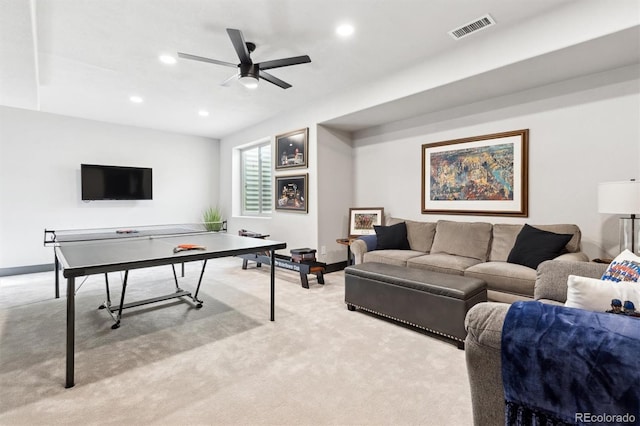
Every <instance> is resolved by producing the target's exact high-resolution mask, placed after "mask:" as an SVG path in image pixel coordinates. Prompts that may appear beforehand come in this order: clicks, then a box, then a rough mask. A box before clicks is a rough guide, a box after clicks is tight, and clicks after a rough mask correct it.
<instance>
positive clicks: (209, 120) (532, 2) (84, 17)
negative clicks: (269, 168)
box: [0, 0, 637, 138]
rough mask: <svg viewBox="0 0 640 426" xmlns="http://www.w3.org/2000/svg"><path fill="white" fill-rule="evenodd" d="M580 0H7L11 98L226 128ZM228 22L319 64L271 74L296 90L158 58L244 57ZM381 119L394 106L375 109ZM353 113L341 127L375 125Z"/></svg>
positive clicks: (187, 128)
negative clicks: (345, 25)
mask: <svg viewBox="0 0 640 426" xmlns="http://www.w3.org/2000/svg"><path fill="white" fill-rule="evenodd" d="M574 1H576V0H268V1H266V0H245V1H239V0H31V1H27V0H2V1H0V27H1V29H0V31H1V32H0V36H1V40H0V54H2V57H3V58H4V59H3V60H2V61H1V62H0V104H1V105H7V106H14V107H20V108H28V109H34V110H40V111H44V112H51V113H56V114H63V115H69V116H75V117H82V118H87V119H94V120H100V121H106V122H112V123H121V124H128V125H135V126H140V127H148V128H154V129H160V130H165V131H172V132H178V133H183V134H194V135H202V136H207V137H213V138H221V137H224V136H226V135H229V134H231V133H234V132H236V131H239V130H241V129H243V128H245V127H248V126H251V125H253V124H256V123H259V122H261V121H264V120H266V119H268V118H269V117H271V116H274V115H276V114H279V113H282V112H283V111H287V110H291V109H296V108H300V107H303V106H305V105H309V104H310V103H312V102H313V101H314V100H317V99H321V98H325V97H327V96H328V95H330V94H332V93H342V92H345V91H348V90H350V89H352V88H355V87H362V86H365V85H367V84H369V85H370V84H373V83H375V82H376V81H377V80H379V79H382V78H385V77H386V76H390V75H392V74H394V73H398V72H402V71H403V70H404V69H406V68H407V67H410V66H412V65H414V64H417V63H422V62H426V61H428V60H429V58H430V57H433V56H435V55H437V54H439V53H442V52H444V51H447V50H451V49H456V48H458V47H459V46H460V43H465V45H466V47H468V46H469V45H470V44H472V43H481V42H482V39H483V37H485V35H486V34H488V33H489V32H494V33H497V32H500V31H505V30H506V29H508V28H510V27H512V26H514V25H518V24H519V23H522V22H523V21H525V20H529V19H532V18H533V17H536V16H539V15H542V14H544V13H547V12H549V11H550V10H551V9H553V8H558V7H562V6H563V5H566V4H567V3H572V2H574ZM578 1H579V0H578ZM486 13H490V14H491V15H492V16H493V18H494V19H495V20H496V21H497V23H498V24H497V25H496V26H494V27H492V28H490V29H487V30H484V31H480V32H478V33H477V34H474V35H473V36H470V37H467V38H465V39H462V40H459V41H455V40H453V39H452V38H451V37H450V36H449V35H448V34H447V32H448V31H449V30H451V29H453V28H455V27H458V26H460V25H464V24H466V23H468V22H469V21H471V20H474V19H475V18H478V17H480V16H482V15H484V14H486ZM342 22H351V23H352V24H353V25H354V26H355V28H356V32H355V34H354V35H353V36H352V37H351V38H348V39H341V38H340V37H338V36H336V35H335V32H334V30H335V27H336V26H337V25H338V24H339V23H342ZM226 28H237V29H240V30H241V31H242V32H243V33H244V37H245V39H246V40H247V41H252V42H254V43H256V45H257V48H256V51H255V52H254V53H253V54H252V58H253V60H254V62H260V61H265V60H272V59H279V58H283V57H289V56H298V55H305V54H306V55H309V56H310V57H311V60H312V62H311V63H310V64H302V65H296V66H292V67H288V68H278V69H273V70H271V71H270V73H271V74H272V75H274V76H276V77H278V78H280V79H282V80H285V81H287V82H288V83H290V84H292V86H293V87H292V88H290V89H287V90H283V89H281V88H279V87H276V86H274V85H271V84H269V83H268V82H266V81H261V84H260V87H259V88H258V89H256V90H248V89H245V88H244V87H243V86H241V85H240V84H239V83H237V82H236V83H234V84H232V85H231V86H230V87H223V86H220V83H221V82H222V81H224V80H225V79H227V78H228V77H229V76H230V75H231V74H233V73H234V70H233V69H232V68H228V67H224V66H219V65H213V64H207V63H201V62H194V61H188V60H183V59H178V62H177V63H176V64H175V65H172V66H167V65H164V64H162V63H160V61H159V60H158V56H159V55H161V54H172V55H174V56H175V54H176V52H178V51H181V52H186V53H191V54H194V55H198V56H205V57H209V58H215V59H218V60H222V61H226V62H232V63H237V62H238V60H237V56H236V54H235V51H234V50H233V47H232V45H231V42H230V40H229V37H228V35H227V33H226V31H225V29H226ZM494 35H495V34H494ZM636 60H637V59H636ZM483 84H486V81H485V82H484V83H483ZM131 95H139V96H141V97H142V98H143V99H144V102H143V103H141V104H133V103H131V102H130V101H129V97H130V96H131ZM200 109H205V110H208V111H209V113H210V115H209V116H208V117H200V116H199V115H198V110H200ZM379 116H387V114H386V113H385V112H384V110H378V111H373V114H372V115H369V117H379ZM349 119H350V120H351V121H349ZM349 119H345V120H344V121H343V122H341V121H340V120H337V121H336V123H335V124H336V125H337V126H339V125H343V127H344V128H345V129H349V130H353V129H356V128H360V127H362V126H364V125H371V124H372V122H371V118H369V119H368V120H364V119H363V118H362V117H350V118H349ZM375 120H382V118H375ZM354 123H355V124H354ZM363 123H364V124H363Z"/></svg>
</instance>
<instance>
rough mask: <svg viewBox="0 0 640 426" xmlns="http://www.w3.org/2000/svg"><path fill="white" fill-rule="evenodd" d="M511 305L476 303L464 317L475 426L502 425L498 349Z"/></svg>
mask: <svg viewBox="0 0 640 426" xmlns="http://www.w3.org/2000/svg"><path fill="white" fill-rule="evenodd" d="M510 306H511V305H509V304H507V303H496V302H486V303H478V304H477V305H475V306H473V307H472V308H471V309H470V310H469V312H467V316H466V318H465V328H466V330H467V337H466V339H465V343H464V344H465V358H466V362H467V374H468V376H469V385H470V389H471V402H472V408H473V424H474V425H476V426H478V425H483V426H484V425H488V426H492V425H504V424H505V423H504V390H503V387H502V362H501V352H500V350H501V346H502V325H503V324H504V319H505V317H506V315H507V311H508V310H509V307H510Z"/></svg>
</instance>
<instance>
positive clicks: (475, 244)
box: [351, 217, 589, 303]
mask: <svg viewBox="0 0 640 426" xmlns="http://www.w3.org/2000/svg"><path fill="white" fill-rule="evenodd" d="M401 222H405V224H406V229H407V240H408V242H409V249H408V250H395V249H387V250H370V249H368V248H367V242H366V241H365V240H362V239H358V240H355V241H353V242H352V243H351V252H352V254H353V256H354V261H355V262H354V263H355V264H360V263H367V262H377V263H386V264H392V265H397V266H404V267H408V268H416V269H426V270H429V271H435V272H443V273H447V274H456V275H463V276H468V277H473V278H479V279H481V280H484V281H485V282H486V283H487V297H488V299H489V300H490V301H496V302H505V303H512V302H514V301H516V300H530V299H532V298H533V294H534V284H535V281H536V270H535V269H533V268H530V267H527V266H523V265H519V264H515V263H509V262H507V259H508V257H509V253H510V252H511V249H512V248H513V246H514V244H515V241H516V237H517V236H518V234H519V233H520V230H521V229H522V228H523V226H524V225H520V224H491V223H486V222H458V221H448V220H440V221H438V222H421V221H412V220H404V219H398V218H392V217H389V218H387V220H386V223H385V225H394V224H398V223H401ZM531 226H533V227H535V228H538V229H542V230H545V231H550V232H554V233H558V234H572V235H573V237H572V238H571V240H570V241H569V242H568V243H567V244H566V246H565V253H564V254H561V255H560V256H559V257H557V259H558V260H569V261H588V260H589V258H588V257H587V255H586V254H584V253H583V252H581V251H580V250H581V248H580V238H581V233H580V228H579V227H578V226H577V225H571V224H556V225H531Z"/></svg>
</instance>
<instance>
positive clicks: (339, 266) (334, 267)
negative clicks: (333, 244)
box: [324, 260, 347, 274]
mask: <svg viewBox="0 0 640 426" xmlns="http://www.w3.org/2000/svg"><path fill="white" fill-rule="evenodd" d="M346 267H347V261H346V260H345V261H344V262H338V263H330V264H327V266H326V267H325V268H324V272H325V273H326V274H328V273H331V272H337V271H342V270H343V269H344V268H346Z"/></svg>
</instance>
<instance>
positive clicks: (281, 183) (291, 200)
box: [276, 174, 309, 213]
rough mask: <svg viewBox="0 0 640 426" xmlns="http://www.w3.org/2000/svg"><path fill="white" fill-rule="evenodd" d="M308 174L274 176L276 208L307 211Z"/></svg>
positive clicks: (300, 211)
mask: <svg viewBox="0 0 640 426" xmlns="http://www.w3.org/2000/svg"><path fill="white" fill-rule="evenodd" d="M308 181H309V175H308V174H304V175H295V176H276V196H277V198H276V210H284V211H291V212H299V213H307V212H308V211H309V203H308V195H307V191H308V187H309V185H308Z"/></svg>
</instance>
